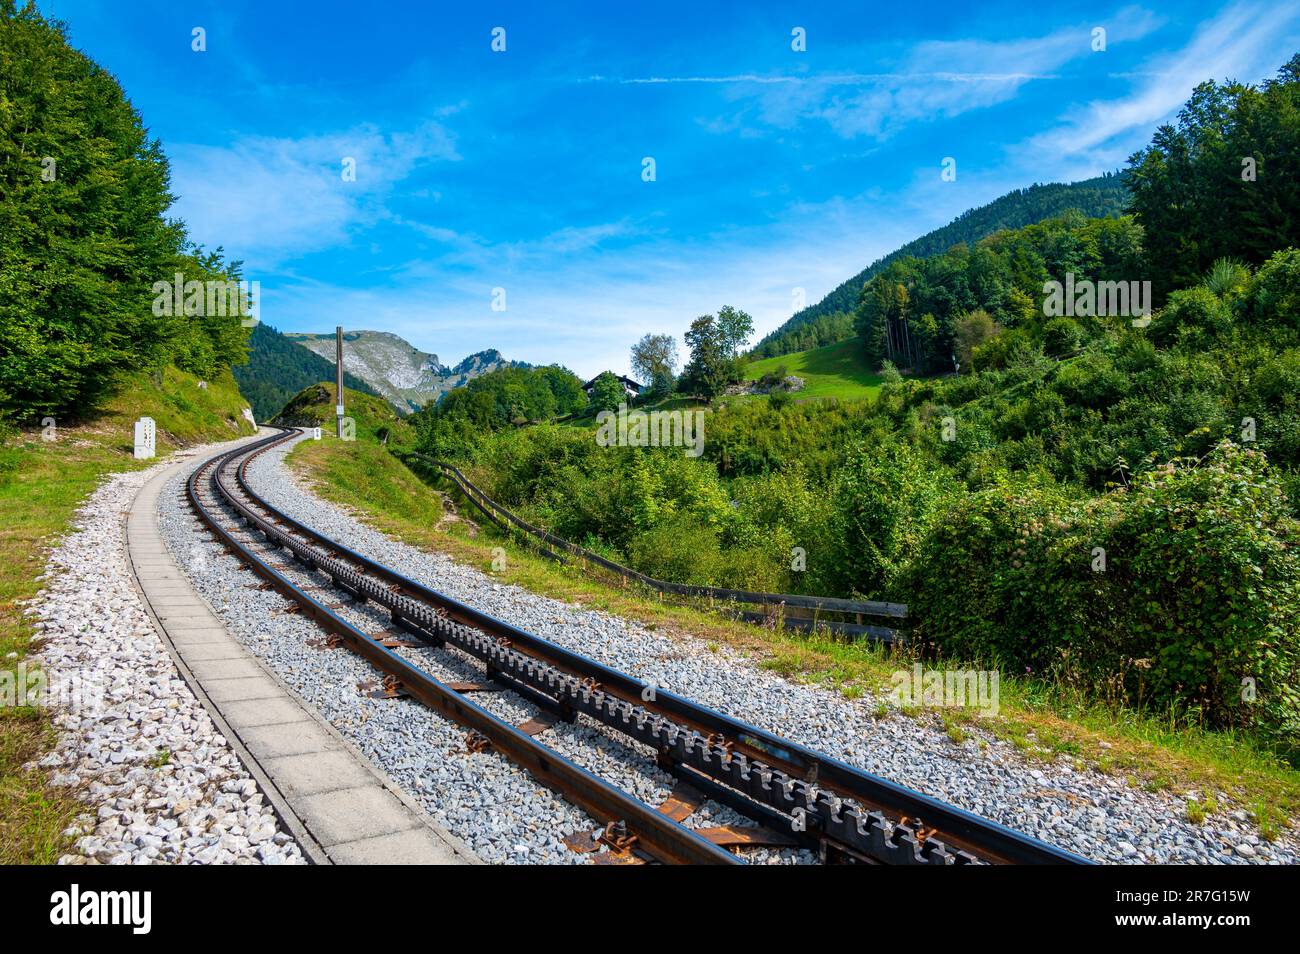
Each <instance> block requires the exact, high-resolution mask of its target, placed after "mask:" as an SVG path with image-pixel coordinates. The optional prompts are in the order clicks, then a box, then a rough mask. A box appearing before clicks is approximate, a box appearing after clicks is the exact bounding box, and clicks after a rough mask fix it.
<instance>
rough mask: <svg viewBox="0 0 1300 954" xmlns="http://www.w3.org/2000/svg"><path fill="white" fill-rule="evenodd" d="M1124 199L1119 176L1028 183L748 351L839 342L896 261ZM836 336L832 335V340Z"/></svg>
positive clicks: (762, 353) (872, 268) (878, 265)
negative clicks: (861, 299) (869, 286)
mask: <svg viewBox="0 0 1300 954" xmlns="http://www.w3.org/2000/svg"><path fill="white" fill-rule="evenodd" d="M1126 199H1127V196H1126V193H1125V190H1124V184H1123V181H1122V180H1121V179H1120V177H1119V176H1115V175H1104V176H1098V177H1096V178H1095V179H1085V180H1084V181H1082V182H1072V183H1068V184H1065V183H1050V184H1047V185H1032V186H1030V187H1029V188H1027V189H1016V190H1015V191H1014V192H1009V193H1008V194H1006V195H1004V196H1001V197H1000V198H997V199H994V200H993V201H992V202H990V203H989V204H988V205H982V206H980V207H979V208H976V209H970V210H968V211H966V212H963V213H962V214H961V215H959V216H958V217H957V218H956V219H954V220H953V221H952V222H950V223H948V224H947V225H945V226H943V227H942V228H939V229H935V230H934V231H933V232H928V233H926V234H925V235H922V236H921V237H920V238H918V239H914V240H913V241H911V242H908V243H907V244H906V245H904V246H903V247H902V248H899V249H897V250H895V251H893V252H891V253H889V254H888V255H886V256H885V257H884V258H881V259H879V260H877V261H875V262H873V263H872V264H871V265H869V266H868V267H866V268H864V269H863V270H862V271H861V272H859V273H858V274H857V275H854V276H853V277H852V278H850V279H849V280H848V281H846V282H843V283H842V284H840V285H838V286H837V287H836V288H835V290H834V291H832V292H831V293H830V294H829V295H827V296H826V297H825V298H823V299H822V300H821V301H819V302H818V303H817V304H815V305H809V306H808V307H807V308H805V309H803V310H802V311H800V312H797V313H796V314H795V315H793V316H792V317H791V318H790V319H789V320H788V321H786V322H785V323H784V324H783V325H781V327H780V328H777V329H776V330H775V331H773V332H772V333H771V334H769V335H768V336H767V337H765V338H763V340H761V341H760V342H759V343H758V344H757V345H756V346H755V347H754V349H753V355H754V357H756V358H772V357H775V356H777V355H781V354H789V353H790V352H792V351H805V350H807V349H809V348H818V347H821V346H822V345H826V344H832V343H834V342H836V341H842V340H844V339H845V338H848V337H850V336H851V335H852V334H853V331H852V322H851V320H850V319H848V318H847V316H848V315H850V314H852V312H853V311H854V309H855V308H856V307H857V304H858V295H859V293H860V292H861V290H862V286H863V285H865V284H866V283H867V282H868V281H870V280H871V279H872V278H873V277H874V276H875V275H877V274H878V273H879V272H881V271H882V270H883V269H885V268H886V267H887V266H889V265H890V264H892V263H893V262H894V261H896V260H898V259H900V258H909V257H910V258H926V257H928V256H931V255H939V254H941V253H943V252H946V251H948V249H950V248H952V247H953V246H954V245H961V244H965V245H974V244H975V243H977V242H979V241H980V240H981V239H983V238H987V237H988V236H990V235H992V234H993V233H994V232H998V231H1001V230H1003V229H1016V228H1021V227H1023V226H1026V225H1031V224H1033V223H1034V222H1039V221H1042V220H1043V219H1046V218H1050V217H1052V216H1057V215H1061V214H1063V213H1064V212H1066V211H1067V210H1071V209H1073V210H1076V211H1078V212H1081V213H1082V214H1083V215H1085V216H1088V217H1092V218H1102V217H1106V216H1111V215H1118V214H1119V213H1120V212H1121V211H1123V209H1124V204H1125V201H1126ZM837 335H838V336H837Z"/></svg>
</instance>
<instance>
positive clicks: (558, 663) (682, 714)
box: [228, 434, 1089, 864]
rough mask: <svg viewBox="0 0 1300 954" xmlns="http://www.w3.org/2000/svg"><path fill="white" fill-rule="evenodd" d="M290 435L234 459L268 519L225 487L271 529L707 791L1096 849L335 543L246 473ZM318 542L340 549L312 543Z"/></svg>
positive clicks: (308, 557) (916, 839) (896, 856)
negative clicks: (886, 771)
mask: <svg viewBox="0 0 1300 954" xmlns="http://www.w3.org/2000/svg"><path fill="white" fill-rule="evenodd" d="M289 436H290V435H288V434H286V435H281V436H279V437H276V438H272V439H271V440H270V441H268V442H266V443H265V445H264V446H261V447H259V448H258V449H256V450H255V451H253V452H251V453H248V455H247V456H246V457H245V458H244V459H243V460H242V461H241V462H240V464H239V466H238V468H237V469H236V478H237V481H238V485H239V492H240V493H241V494H242V495H244V496H245V497H246V498H247V500H248V501H250V502H251V503H252V505H253V507H256V508H258V509H260V510H262V511H263V512H264V513H266V514H268V515H270V518H271V519H270V520H267V519H265V518H264V517H262V516H260V515H258V514H256V513H254V512H253V510H252V509H251V508H250V507H249V506H248V505H246V504H244V503H243V502H241V501H238V500H236V499H235V498H234V497H233V495H231V496H229V497H228V501H229V502H230V503H231V504H232V505H233V506H234V507H235V508H236V509H237V510H241V512H243V513H244V515H245V519H246V520H247V521H248V522H250V524H252V525H254V526H257V527H258V529H260V530H261V531H262V532H263V534H264V535H265V536H266V537H267V538H268V539H269V540H273V541H278V542H279V543H280V544H281V545H285V546H287V547H288V548H289V549H290V550H292V551H294V552H295V553H296V555H298V556H299V558H300V559H302V560H304V561H306V562H308V563H309V564H312V565H316V564H321V563H324V564H328V565H327V566H322V567H321V568H322V569H323V570H324V571H325V572H327V573H328V574H329V575H330V576H331V578H332V579H333V580H334V583H335V585H337V586H339V587H340V588H341V589H344V590H345V591H347V592H349V593H351V594H353V595H354V596H356V597H358V598H362V599H373V600H374V601H375V602H376V603H378V604H379V605H382V606H384V607H385V608H387V609H388V610H389V611H390V612H391V614H392V618H393V620H394V621H395V622H397V623H398V624H400V625H402V626H404V628H407V629H409V630H411V631H412V632H414V633H416V634H417V635H421V636H423V637H424V638H426V639H428V640H431V641H432V642H434V643H437V644H440V643H443V642H451V643H453V645H455V646H456V647H457V648H459V649H461V650H462V651H464V652H466V653H468V654H470V655H472V656H475V657H476V658H478V659H480V660H482V661H483V662H484V663H485V664H486V666H487V669H488V674H489V676H490V677H491V678H493V679H495V680H497V681H499V682H502V683H505V684H508V685H510V686H511V687H512V688H515V689H517V690H520V691H522V692H523V693H524V694H525V695H527V696H528V697H529V698H532V699H533V700H534V701H537V702H539V703H541V704H546V703H549V704H550V705H551V706H553V707H555V708H556V709H558V710H559V711H560V713H561V714H562V715H564V716H565V717H568V718H572V717H574V716H575V715H576V713H578V712H582V713H584V714H587V715H589V716H591V717H593V718H595V719H596V720H598V721H600V722H602V723H603V724H605V725H608V726H610V727H612V728H614V729H616V730H617V731H620V732H622V733H624V734H626V735H629V736H631V737H633V738H635V739H637V740H638V741H641V742H644V743H645V744H647V745H650V746H652V747H653V748H655V749H656V751H658V752H659V754H660V761H661V764H662V765H663V766H664V767H665V768H667V769H669V770H670V771H673V772H674V773H675V774H678V775H679V776H683V777H686V778H687V779H688V780H691V781H702V780H706V779H711V780H714V781H715V782H717V783H720V788H721V790H717V791H711V794H716V795H719V796H725V795H727V794H731V795H733V796H739V797H741V798H742V799H745V800H748V801H749V802H750V803H755V802H756V803H759V804H760V805H762V806H764V807H766V808H767V809H769V810H771V811H772V812H775V813H777V816H778V817H777V819H776V820H777V821H778V823H780V822H784V824H786V825H792V824H794V823H795V821H796V820H797V821H798V822H800V823H802V824H803V825H804V826H805V828H804V834H805V835H806V836H807V839H811V840H814V841H815V842H819V843H820V844H821V845H822V846H823V847H827V846H828V843H829V847H832V848H835V849H844V850H845V853H846V854H847V855H848V856H849V857H853V858H856V859H858V860H874V861H880V862H885V863H895V864H897V863H904V864H907V863H921V864H951V863H958V864H961V863H972V862H978V861H983V862H992V863H1010V864H1087V863H1089V862H1087V861H1086V859H1083V858H1080V857H1079V856H1077V855H1074V854H1072V853H1070V852H1067V851H1064V850H1062V849H1060V848H1057V847H1055V846H1052V845H1049V844H1047V843H1045V842H1042V841H1040V840H1038V839H1035V838H1031V837H1029V836H1027V835H1024V834H1022V833H1020V832H1017V831H1014V830H1013V829H1010V828H1007V827H1005V826H1003V825H1000V824H998V823H996V822H992V821H990V820H988V819H984V818H981V817H980V816H978V815H975V814H973V813H970V812H967V811H964V810H963V809H960V808H956V807H954V806H951V805H948V804H945V803H943V802H940V801H938V800H937V799H934V798H931V797H930V796H927V795H924V794H922V793H920V792H916V791H914V790H912V789H909V788H906V787H905V786H901V785H898V784H896V783H893V782H890V781H888V780H887V779H883V778H880V777H878V776H875V775H872V774H870V773H867V772H864V771H862V770H860V769H857V768H855V767H853V766H850V765H847V764H846V763H844V762H841V761H839V760H836V759H832V758H829V757H827V756H825V755H822V754H820V753H818V752H815V751H813V750H811V749H808V748H806V747H804V746H801V745H799V744H797V743H794V742H791V741H789V740H787V739H783V738H781V737H780V736H776V735H774V734H772V733H769V732H766V731H765V730H762V729H759V728H757V727H755V726H752V725H749V724H747V723H745V722H742V721H740V720H737V719H734V718H731V717H729V716H726V715H723V714H722V713H719V712H717V711H715V710H712V709H709V708H707V707H705V706H702V705H699V704H697V703H694V702H691V701H690V700H688V699H685V698H684V697H681V696H678V695H676V694H674V693H672V692H669V691H668V690H665V689H661V688H658V687H654V686H651V685H649V684H647V683H645V682H642V681H641V680H638V679H635V678H633V677H630V676H628V675H626V674H624V673H621V672H619V671H618V670H615V669H612V668H610V667H608V666H605V665H603V664H601V663H598V662H596V661H594V660H591V659H588V658H586V657H584V656H581V655H579V654H577V653H573V652H570V651H568V650H566V649H564V648H563V647H560V646H558V645H556V644H554V643H551V642H549V641H547V640H545V639H542V638H540V637H538V636H534V635H533V634H531V633H528V632H526V631H524V630H521V629H518V628H517V627H514V626H511V625H510V624H508V623H505V622H503V621H501V620H498V619H496V618H494V617H491V616H489V615H487V614H485V613H482V612H480V611H478V610H475V609H474V608H473V607H470V606H467V605H465V604H463V603H461V602H459V601H458V600H455V599H453V598H451V597H449V596H446V595H445V594H442V593H439V592H437V591H436V590H433V589H431V588H429V587H427V586H424V585H423V584H421V583H418V582H416V581H414V580H411V579H410V578H408V577H406V576H404V575H402V574H400V573H398V572H396V571H395V570H392V569H391V568H389V567H386V566H384V565H383V564H380V563H377V562H375V561H373V560H370V559H369V558H367V557H365V556H363V555H362V554H360V553H357V552H356V551H354V550H351V549H350V548H348V547H345V546H342V545H341V544H338V543H336V542H335V541H333V540H331V539H329V538H327V537H325V536H324V535H322V534H320V533H319V532H317V531H316V530H314V529H312V528H311V527H309V526H307V525H305V524H303V523H301V522H300V521H297V520H294V519H293V518H291V517H289V516H287V515H286V514H284V513H283V512H281V511H280V510H278V509H277V508H275V507H274V506H273V505H271V504H269V503H267V502H266V501H265V500H263V499H262V498H261V497H260V496H259V495H258V494H257V493H256V492H255V491H254V490H253V489H252V488H251V486H249V484H248V481H247V468H248V466H249V464H250V463H251V462H252V461H253V460H254V459H255V458H256V457H257V456H258V455H260V454H261V453H262V452H264V451H265V450H268V449H269V448H270V446H272V445H274V444H276V443H279V442H280V441H283V440H287V439H289ZM286 527H288V528H290V529H291V530H292V533H289V532H286V530H285V528H286ZM295 534H296V535H298V536H300V537H305V538H306V540H307V541H308V542H304V541H303V540H301V539H298V538H297V537H296V536H295ZM313 546H314V547H319V548H322V549H324V550H326V551H332V554H333V555H330V554H329V553H320V552H318V551H317V552H313ZM350 564H355V566H353V565H350ZM733 807H739V806H736V805H733ZM741 810H742V811H744V810H745V809H744V808H741ZM750 814H751V815H754V814H755V813H753V812H750ZM887 816H892V819H891V818H889V817H887Z"/></svg>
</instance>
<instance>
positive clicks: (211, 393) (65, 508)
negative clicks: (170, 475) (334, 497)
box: [0, 369, 252, 864]
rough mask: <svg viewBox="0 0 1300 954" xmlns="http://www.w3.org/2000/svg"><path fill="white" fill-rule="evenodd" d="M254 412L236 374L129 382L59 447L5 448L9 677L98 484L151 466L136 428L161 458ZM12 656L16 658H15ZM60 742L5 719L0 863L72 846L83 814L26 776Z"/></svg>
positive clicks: (1, 510) (230, 433)
mask: <svg viewBox="0 0 1300 954" xmlns="http://www.w3.org/2000/svg"><path fill="white" fill-rule="evenodd" d="M246 406H247V404H246V403H245V401H244V400H243V398H242V396H241V395H240V393H239V389H238V388H237V387H236V386H235V382H234V379H233V378H231V377H230V375H229V373H227V374H225V375H224V376H223V377H222V378H221V379H219V380H216V381H212V382H209V386H208V388H207V389H206V390H205V389H202V388H199V387H198V381H197V379H196V378H194V377H193V376H192V375H189V374H185V373H184V372H181V371H177V370H175V369H168V370H167V371H166V372H165V373H164V374H163V376H162V378H161V380H156V379H153V378H151V377H149V376H147V375H140V376H138V377H136V378H134V379H132V380H131V381H130V382H129V384H128V386H127V387H126V389H125V390H123V391H122V392H121V393H119V394H118V395H117V396H116V397H114V398H113V399H112V400H111V401H109V402H108V404H107V405H106V407H105V408H104V410H103V413H102V414H101V415H99V416H97V417H96V418H95V419H94V420H91V421H86V422H81V423H77V424H71V423H70V424H69V425H68V426H67V427H60V428H59V429H57V430H56V435H57V440H55V441H53V442H46V441H44V440H42V437H41V432H40V431H39V430H36V431H23V432H20V433H19V434H17V435H15V436H14V437H12V438H10V439H8V440H6V441H5V442H4V443H3V445H0V658H3V665H4V667H5V669H7V670H10V671H12V670H13V668H14V667H15V666H16V665H17V664H18V663H19V662H21V661H22V659H23V657H25V656H26V655H27V654H28V653H29V652H31V651H32V649H33V646H32V632H33V631H32V628H31V626H30V624H29V622H28V619H27V618H26V617H24V616H23V615H22V607H21V606H19V605H18V603H19V601H23V600H30V599H31V598H32V597H34V596H35V595H36V592H37V590H38V589H39V588H40V584H39V582H38V580H37V579H36V577H37V576H38V575H39V574H40V573H41V572H42V570H43V568H44V566H45V561H46V558H47V557H48V555H49V552H50V550H51V549H52V548H53V547H54V546H55V545H56V543H57V540H58V537H59V536H60V534H62V533H63V532H64V531H65V530H67V528H68V524H69V521H70V520H71V518H72V516H73V514H74V513H75V511H76V510H77V508H78V506H80V504H81V502H82V501H83V500H84V499H85V498H86V496H87V495H88V494H89V493H90V492H91V491H92V490H94V488H95V486H96V485H97V484H98V483H99V482H100V479H101V478H102V477H103V476H104V475H105V474H108V473H112V472H115V471H126V470H136V469H139V468H141V467H145V466H148V463H149V462H146V461H137V460H135V459H134V457H133V456H132V445H133V431H132V424H133V422H134V421H135V419H136V418H138V417H140V416H142V415H148V416H150V417H152V418H153V419H154V420H155V421H156V422H157V424H158V456H159V457H162V456H164V455H165V454H166V453H167V452H168V451H170V450H172V449H174V448H177V447H180V446H183V445H187V444H195V443H202V442H206V441H216V440H229V439H230V438H233V437H237V436H239V435H241V434H250V433H252V427H251V425H249V424H248V422H247V421H245V420H244V419H243V418H242V417H241V416H240V411H241V410H242V409H243V408H244V407H246ZM10 654H15V657H14V658H10ZM52 739H53V733H52V730H51V727H50V723H49V720H48V718H47V717H46V715H45V713H44V712H42V711H39V710H33V709H17V710H3V711H0V863H4V864H13V863H19V862H28V863H31V862H38V863H47V862H52V861H54V860H56V859H57V857H58V855H59V854H60V853H61V851H62V850H63V848H64V845H65V842H66V839H63V838H62V837H61V836H60V834H59V833H60V831H62V829H63V828H65V827H67V825H68V823H69V819H70V818H71V817H72V816H74V815H75V814H76V813H78V812H79V811H81V810H82V807H83V806H81V804H80V803H79V802H77V801H75V800H74V799H73V798H71V797H70V795H69V793H68V792H67V791H66V790H64V789H53V788H50V787H49V786H47V785H46V783H45V779H44V776H43V774H42V773H39V772H26V771H24V770H23V768H22V766H23V764H24V763H25V762H27V761H29V760H30V759H33V758H35V757H36V756H37V755H39V753H40V752H41V751H42V750H43V749H45V748H47V747H48V746H49V744H50V742H51V741H52Z"/></svg>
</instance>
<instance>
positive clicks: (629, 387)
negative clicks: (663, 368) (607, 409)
mask: <svg viewBox="0 0 1300 954" xmlns="http://www.w3.org/2000/svg"><path fill="white" fill-rule="evenodd" d="M604 373H605V374H614V372H612V371H606V372H604ZM598 377H600V375H599V374H598V375H596V378H598ZM614 377H616V378H618V380H619V382H620V383H621V384H622V385H623V393H624V394H626V395H627V396H628V399H629V400H630V399H632V398H634V397H636V396H637V395H639V394H640V393H641V392H642V391H644V390H645V387H644V386H643V385H640V384H637V383H636V382H635V381H633V380H632V379H631V378H629V377H625V376H624V375H621V374H615V375H614ZM596 378H592V379H591V380H590V381H588V382H587V383H586V384H584V385H583V386H582V390H584V391H586V392H587V397H591V392H592V390H593V389H594V388H595V387H596Z"/></svg>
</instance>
